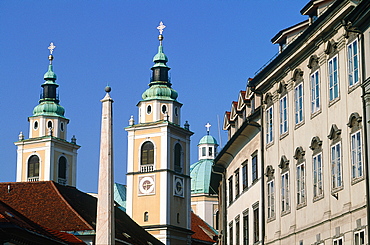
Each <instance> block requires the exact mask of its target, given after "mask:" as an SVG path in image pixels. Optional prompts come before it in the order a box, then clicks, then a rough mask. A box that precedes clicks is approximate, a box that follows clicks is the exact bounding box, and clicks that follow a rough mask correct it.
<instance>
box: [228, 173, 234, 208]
mask: <svg viewBox="0 0 370 245" xmlns="http://www.w3.org/2000/svg"><path fill="white" fill-rule="evenodd" d="M228 183H229V205H231V204H232V203H233V201H234V195H233V187H234V185H233V176H230V177H229V179H228Z"/></svg>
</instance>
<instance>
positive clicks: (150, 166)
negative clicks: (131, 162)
mask: <svg viewBox="0 0 370 245" xmlns="http://www.w3.org/2000/svg"><path fill="white" fill-rule="evenodd" d="M153 170H154V164H145V165H141V166H140V172H142V173H146V172H152V171H153Z"/></svg>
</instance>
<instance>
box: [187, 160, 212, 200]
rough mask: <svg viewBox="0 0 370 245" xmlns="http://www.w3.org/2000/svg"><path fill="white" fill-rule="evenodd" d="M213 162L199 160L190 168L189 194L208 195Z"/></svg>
mask: <svg viewBox="0 0 370 245" xmlns="http://www.w3.org/2000/svg"><path fill="white" fill-rule="evenodd" d="M212 165H213V160H208V159H205V160H199V161H198V162H196V163H194V164H192V165H191V166H190V177H191V194H210V190H209V187H210V182H211V172H212Z"/></svg>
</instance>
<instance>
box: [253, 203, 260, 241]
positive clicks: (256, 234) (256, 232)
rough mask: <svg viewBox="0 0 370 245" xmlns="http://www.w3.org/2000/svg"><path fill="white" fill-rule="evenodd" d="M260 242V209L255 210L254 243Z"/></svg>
mask: <svg viewBox="0 0 370 245" xmlns="http://www.w3.org/2000/svg"><path fill="white" fill-rule="evenodd" d="M259 240H260V225H259V208H258V207H257V208H255V209H254V210H253V242H258V241H259Z"/></svg>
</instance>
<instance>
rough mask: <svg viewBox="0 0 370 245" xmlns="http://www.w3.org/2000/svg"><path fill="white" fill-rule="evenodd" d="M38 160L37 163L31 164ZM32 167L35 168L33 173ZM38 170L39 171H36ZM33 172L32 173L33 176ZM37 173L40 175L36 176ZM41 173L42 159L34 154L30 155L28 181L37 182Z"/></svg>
mask: <svg viewBox="0 0 370 245" xmlns="http://www.w3.org/2000/svg"><path fill="white" fill-rule="evenodd" d="M36 158H37V160H38V161H37V162H35V161H33V162H31V161H32V160H33V159H36ZM31 165H32V167H33V169H32V170H33V171H31ZM35 166H37V168H35ZM36 169H37V171H36ZM31 172H32V176H31ZM36 172H37V173H38V174H37V175H36ZM40 173H41V159H40V157H39V156H38V155H36V154H32V155H30V157H29V158H28V159H27V180H28V181H36V179H37V180H39V179H40Z"/></svg>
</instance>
